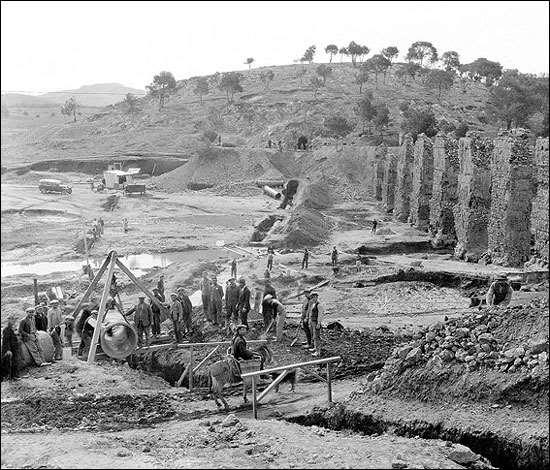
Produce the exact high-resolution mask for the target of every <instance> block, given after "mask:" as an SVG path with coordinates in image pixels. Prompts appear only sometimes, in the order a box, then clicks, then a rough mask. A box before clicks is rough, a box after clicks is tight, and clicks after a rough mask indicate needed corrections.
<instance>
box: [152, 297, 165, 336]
mask: <svg viewBox="0 0 550 470" xmlns="http://www.w3.org/2000/svg"><path fill="white" fill-rule="evenodd" d="M153 295H154V296H155V298H156V299H157V300H158V301H159V302H161V303H162V302H164V300H165V299H164V295H161V293H160V291H159V288H158V287H155V288H154V289H153ZM151 311H152V312H153V327H152V332H153V337H155V338H156V337H157V336H158V335H160V307H159V306H158V305H157V304H156V303H155V302H153V301H152V300H151Z"/></svg>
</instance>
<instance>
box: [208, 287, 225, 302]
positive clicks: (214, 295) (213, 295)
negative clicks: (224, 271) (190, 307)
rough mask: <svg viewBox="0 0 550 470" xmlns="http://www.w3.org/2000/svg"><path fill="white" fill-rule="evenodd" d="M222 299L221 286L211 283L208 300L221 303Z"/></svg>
mask: <svg viewBox="0 0 550 470" xmlns="http://www.w3.org/2000/svg"><path fill="white" fill-rule="evenodd" d="M222 299H223V287H222V286H220V285H219V284H214V285H212V290H211V291H210V302H212V303H213V304H214V305H218V304H219V305H221V303H222Z"/></svg>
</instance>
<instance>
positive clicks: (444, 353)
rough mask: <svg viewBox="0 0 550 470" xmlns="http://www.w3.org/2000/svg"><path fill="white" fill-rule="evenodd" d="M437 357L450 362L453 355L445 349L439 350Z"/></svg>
mask: <svg viewBox="0 0 550 470" xmlns="http://www.w3.org/2000/svg"><path fill="white" fill-rule="evenodd" d="M439 357H441V359H443V360H444V361H445V362H451V361H452V360H453V359H454V358H455V355H454V354H453V353H452V351H449V350H448V349H445V350H443V351H441V354H439Z"/></svg>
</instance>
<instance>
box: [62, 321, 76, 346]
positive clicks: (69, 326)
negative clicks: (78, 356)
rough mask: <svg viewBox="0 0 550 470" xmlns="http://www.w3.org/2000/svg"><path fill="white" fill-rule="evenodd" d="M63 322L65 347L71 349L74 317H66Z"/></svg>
mask: <svg viewBox="0 0 550 470" xmlns="http://www.w3.org/2000/svg"><path fill="white" fill-rule="evenodd" d="M63 322H64V323H65V345H66V346H68V347H72V346H73V333H74V317H73V316H72V315H66V316H65V318H64V320H63Z"/></svg>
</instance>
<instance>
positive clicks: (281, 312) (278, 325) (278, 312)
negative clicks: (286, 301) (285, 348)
mask: <svg viewBox="0 0 550 470" xmlns="http://www.w3.org/2000/svg"><path fill="white" fill-rule="evenodd" d="M266 297H271V296H270V295H269V294H268V295H267V296H266ZM269 302H270V303H271V308H272V312H273V313H272V315H273V319H274V320H275V331H276V333H275V340H276V341H278V342H281V341H282V340H283V330H284V327H285V319H286V310H285V306H284V305H283V304H282V303H281V301H280V300H277V299H275V298H270V299H269Z"/></svg>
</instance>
